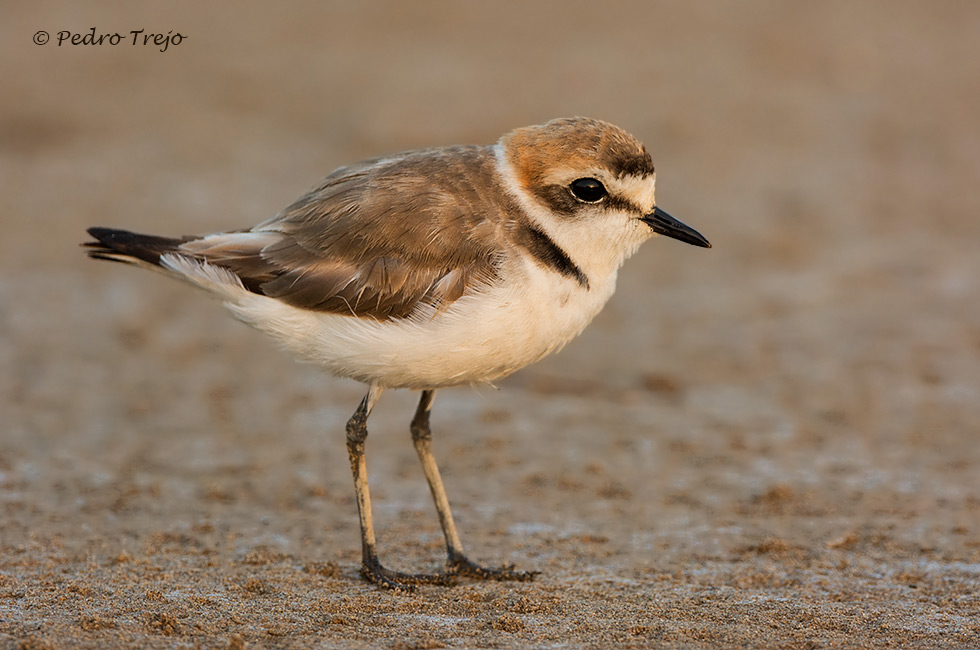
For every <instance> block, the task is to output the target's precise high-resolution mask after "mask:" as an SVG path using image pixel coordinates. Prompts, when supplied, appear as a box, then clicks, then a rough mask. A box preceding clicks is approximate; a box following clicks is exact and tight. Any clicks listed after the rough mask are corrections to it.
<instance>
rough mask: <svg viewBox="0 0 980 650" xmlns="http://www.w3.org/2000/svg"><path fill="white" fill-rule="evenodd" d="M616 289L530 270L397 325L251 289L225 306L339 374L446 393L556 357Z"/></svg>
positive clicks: (524, 268)
mask: <svg viewBox="0 0 980 650" xmlns="http://www.w3.org/2000/svg"><path fill="white" fill-rule="evenodd" d="M615 281H616V278H615V273H613V274H612V276H611V277H608V278H606V279H605V280H602V279H599V278H595V279H594V281H593V282H592V285H591V286H590V288H589V289H585V288H583V287H581V286H580V285H579V284H578V283H577V282H576V281H575V280H573V279H571V278H567V277H564V276H561V275H559V274H556V273H553V272H551V271H547V270H544V269H541V268H539V267H538V266H536V265H534V264H533V263H530V262H527V263H526V264H524V265H522V266H521V267H520V268H518V269H515V270H514V271H512V272H511V273H510V274H509V277H508V282H506V283H504V286H497V287H491V288H487V289H486V290H485V291H484V292H483V293H480V294H475V295H467V296H463V297H462V298H460V299H459V300H457V301H456V302H454V303H452V305H450V307H449V308H448V309H446V310H445V311H442V312H438V313H433V312H429V313H426V314H421V315H420V316H419V317H417V318H411V319H401V320H393V321H377V320H373V319H367V318H354V317H351V316H342V315H337V314H328V313H322V312H311V311H307V310H301V309H297V308H295V307H290V306H289V305H286V304H284V303H282V302H279V301H278V300H274V299H272V298H267V297H265V296H259V295H256V294H252V293H248V292H244V291H243V292H241V293H237V295H235V297H234V298H233V299H232V300H229V301H228V303H227V304H228V307H229V308H230V309H231V310H232V311H233V312H234V313H235V315H236V316H238V317H239V318H240V319H242V320H244V321H246V322H248V323H250V324H252V325H254V326H256V327H258V328H259V329H262V330H264V331H266V332H268V333H269V334H271V335H272V336H273V337H274V338H276V339H277V340H278V341H279V342H280V343H281V344H283V345H284V346H285V347H286V348H287V349H289V350H290V351H292V352H293V353H294V354H296V355H298V356H300V357H302V358H304V359H307V360H309V361H312V362H315V363H318V364H321V365H323V366H325V367H326V368H327V369H329V370H330V371H331V372H333V373H334V374H337V375H340V376H343V377H350V378H352V379H356V380H358V381H362V382H365V383H377V384H379V385H381V386H384V387H386V388H413V389H422V388H439V387H443V386H453V385H459V384H469V383H475V382H485V381H492V380H494V379H498V378H500V377H503V376H505V375H508V374H510V373H512V372H514V371H515V370H518V369H519V368H522V367H524V366H526V365H528V364H530V363H533V362H535V361H538V360H539V359H541V358H542V357H544V356H545V355H547V354H549V353H551V352H554V351H555V350H557V349H559V348H560V347H562V346H563V345H565V344H566V343H567V342H568V341H570V340H571V339H573V338H574V337H575V336H577V335H578V334H579V333H581V331H582V330H583V329H584V328H585V326H586V325H588V324H589V322H590V321H591V320H592V318H593V317H594V316H595V315H596V314H597V313H599V310H601V309H602V307H603V305H605V303H606V301H607V300H608V299H609V297H610V296H611V295H612V293H613V290H614V288H615Z"/></svg>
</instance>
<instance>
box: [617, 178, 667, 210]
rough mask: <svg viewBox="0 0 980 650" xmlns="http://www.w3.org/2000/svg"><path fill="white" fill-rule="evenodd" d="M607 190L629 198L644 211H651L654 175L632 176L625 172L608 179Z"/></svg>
mask: <svg viewBox="0 0 980 650" xmlns="http://www.w3.org/2000/svg"><path fill="white" fill-rule="evenodd" d="M608 182H609V190H610V191H611V192H613V193H615V194H617V195H619V196H622V197H624V198H627V199H629V200H630V201H632V202H633V203H635V204H636V205H637V206H638V207H640V208H642V209H643V210H644V211H645V212H652V211H653V207H654V206H655V205H656V203H657V202H656V199H655V198H654V186H655V184H656V176H634V175H632V174H627V175H626V176H621V177H617V178H612V179H609V181H608Z"/></svg>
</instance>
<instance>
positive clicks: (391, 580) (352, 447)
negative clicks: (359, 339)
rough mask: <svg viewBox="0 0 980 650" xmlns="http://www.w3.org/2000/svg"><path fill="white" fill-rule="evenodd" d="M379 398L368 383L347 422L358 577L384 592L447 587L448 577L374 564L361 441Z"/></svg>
mask: <svg viewBox="0 0 980 650" xmlns="http://www.w3.org/2000/svg"><path fill="white" fill-rule="evenodd" d="M380 396H381V387H380V386H377V385H375V384H372V385H371V386H370V388H369V389H368V392H367V395H365V396H364V399H362V400H361V404H360V405H359V406H358V407H357V410H356V411H354V415H352V416H351V418H350V420H348V421H347V454H348V456H349V457H350V468H351V473H353V475H354V494H355V495H356V497H357V514H358V517H359V518H360V522H361V575H363V576H364V577H365V578H366V579H367V580H369V581H371V582H374V583H376V584H378V585H380V586H382V587H385V588H387V589H400V590H404V591H412V589H413V587H412V586H411V584H413V583H414V584H419V583H429V584H449V583H451V582H452V579H451V576H443V575H434V576H432V575H414V574H404V573H399V572H397V571H391V570H389V569H386V568H384V567H383V566H381V562H379V561H378V549H377V544H376V542H375V539H374V523H373V521H372V517H371V491H370V489H369V488H368V480H367V462H366V460H365V456H364V441H365V440H366V439H367V433H368V432H367V419H368V416H369V415H370V414H371V409H373V408H374V404H375V403H376V402H377V401H378V398H379V397H380Z"/></svg>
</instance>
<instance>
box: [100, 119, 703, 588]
mask: <svg viewBox="0 0 980 650" xmlns="http://www.w3.org/2000/svg"><path fill="white" fill-rule="evenodd" d="M654 178H655V176H654V167H653V162H652V160H651V157H650V154H649V153H647V150H646V149H645V148H644V146H643V145H642V144H640V142H638V141H637V140H636V139H635V138H634V137H633V136H631V135H630V134H629V133H627V132H626V131H624V130H622V129H620V128H618V127H616V126H614V125H612V124H609V123H607V122H603V121H600V120H594V119H588V118H582V117H576V118H565V119H558V120H553V121H551V122H548V123H547V124H544V125H539V126H529V127H525V128H519V129H516V130H514V131H511V132H510V133H508V134H506V135H504V136H503V137H502V138H501V139H500V140H499V141H498V142H497V143H496V144H495V145H489V146H451V147H443V148H436V149H425V150H421V151H409V152H405V153H399V154H395V155H391V156H385V157H381V158H374V159H371V160H366V161H363V162H360V163H356V164H353V165H350V166H348V167H341V168H340V169H337V170H336V171H334V172H333V173H331V174H330V175H329V176H327V177H326V178H325V179H324V180H323V181H322V182H321V183H320V185H319V186H318V187H316V188H315V189H314V190H312V191H311V192H309V193H308V194H306V195H305V196H303V197H301V198H300V199H299V200H297V201H296V202H295V203H293V204H292V205H290V206H289V207H287V208H286V209H285V210H283V211H282V212H281V213H279V214H278V215H277V216H275V217H274V218H272V219H270V220H268V221H265V222H263V223H261V224H259V225H257V226H255V227H254V228H250V229H246V230H240V231H234V232H223V233H217V234H211V235H201V236H185V237H179V238H170V237H158V236H154V235H142V234H136V233H132V232H128V231H125V230H116V229H111V228H91V229H89V231H88V232H89V234H91V235H92V236H93V237H94V238H95V239H96V240H97V241H94V242H89V243H87V244H85V245H86V246H88V247H89V251H88V254H89V255H90V256H91V257H94V258H98V259H105V260H114V261H119V262H127V263H132V264H136V265H139V266H145V267H151V268H154V269H157V270H161V271H164V272H166V273H167V274H169V275H171V276H174V277H176V278H180V279H182V280H185V281H186V282H189V283H191V284H193V285H195V286H197V287H200V288H202V289H204V290H206V291H208V292H210V293H211V294H213V295H215V296H216V297H217V298H218V299H219V300H221V301H222V302H223V303H224V304H225V306H226V307H227V308H228V309H229V310H231V312H232V313H233V314H234V315H235V316H236V317H237V318H239V319H241V320H243V321H245V322H246V323H249V324H251V325H253V326H255V327H257V328H259V329H260V330H263V331H265V332H267V333H268V334H270V335H271V336H272V337H273V338H274V339H276V340H277V341H278V342H279V343H280V344H282V345H283V346H284V347H285V348H287V349H288V350H289V351H291V352H293V353H294V354H296V355H297V356H299V357H301V358H303V359H306V360H309V361H313V362H315V363H318V364H320V365H322V366H324V367H325V368H326V369H327V370H329V371H330V372H332V373H333V374H335V375H339V376H342V377H349V378H351V379H355V380H358V381H361V382H364V383H365V384H367V385H368V390H367V394H366V395H365V396H364V399H362V400H361V403H360V405H359V406H358V407H357V410H356V411H355V412H354V415H353V416H352V417H351V418H350V420H349V421H348V422H347V449H348V453H349V456H350V463H351V470H352V471H353V474H354V488H355V493H356V497H357V508H358V514H359V517H360V527H361V542H362V566H361V573H362V575H363V576H364V577H365V578H366V579H368V580H370V581H372V582H375V583H377V584H379V585H381V586H383V587H389V588H394V589H411V588H412V587H411V586H412V585H414V584H419V583H438V584H445V583H447V582H449V581H451V580H452V579H454V578H455V577H457V576H468V577H473V578H487V579H497V580H530V579H532V578H533V577H534V576H535V575H536V572H534V571H519V570H516V569H515V568H514V567H513V566H508V567H501V568H486V567H483V566H480V565H478V564H476V563H474V562H472V561H470V560H469V559H468V558H467V556H466V555H465V554H464V553H463V547H462V544H461V543H460V539H459V535H458V534H457V532H456V526H455V524H454V522H453V517H452V513H451V511H450V507H449V500H448V498H447V497H446V491H445V489H444V488H443V483H442V479H441V477H440V475H439V469H438V467H437V465H436V461H435V458H434V456H433V454H432V449H431V438H432V435H431V431H430V429H429V411H430V409H431V407H432V400H433V397H434V395H435V391H436V390H437V389H439V388H443V387H446V386H456V385H460V384H473V383H481V382H491V381H493V380H495V379H499V378H501V377H504V376H506V375H509V374H510V373H512V372H514V371H515V370H518V369H519V368H522V367H524V366H526V365H528V364H530V363H533V362H535V361H538V360H539V359H541V358H542V357H544V356H546V355H547V354H549V353H551V352H554V351H556V350H558V349H559V348H561V347H562V346H564V345H565V344H566V343H568V342H569V341H570V340H571V339H573V338H575V336H577V335H578V334H579V333H580V332H582V330H583V329H584V328H585V326H586V325H588V323H589V322H590V321H591V320H592V318H593V317H594V316H595V315H596V314H597V313H599V310H601V309H602V307H603V305H605V303H606V301H608V300H609V298H610V296H612V294H613V291H614V289H615V285H616V274H617V271H618V269H619V267H620V266H621V265H622V264H623V262H624V261H625V260H626V259H627V258H628V257H629V256H630V255H632V254H633V253H634V252H635V251H636V249H637V248H638V247H639V245H640V244H641V243H643V242H644V241H646V240H647V239H649V238H650V237H651V236H653V235H654V234H660V235H665V236H667V237H671V238H673V239H677V240H680V241H682V242H686V243H688V244H693V245H695V246H703V247H706V248H707V247H710V244H709V243H708V241H707V240H706V239H705V238H704V237H703V236H701V235H700V234H699V233H698V232H697V231H695V230H694V229H692V228H690V227H688V226H686V225H685V224H683V223H681V222H680V221H678V220H677V219H674V218H673V217H671V216H670V215H669V214H667V213H666V212H664V211H663V210H661V209H660V208H659V207H658V206H657V205H656V201H655V199H654ZM386 388H408V389H415V390H421V392H422V394H421V399H420V401H419V405H418V409H417V410H416V412H415V416H414V417H413V418H412V422H411V427H410V430H411V434H412V440H413V442H414V444H415V448H416V451H417V452H418V456H419V459H420V461H421V463H422V469H423V470H424V472H425V477H426V479H427V480H428V483H429V488H430V489H431V491H432V497H433V500H434V501H435V506H436V510H437V512H438V515H439V521H440V524H441V525H442V531H443V533H444V535H445V539H446V552H447V563H446V569H445V572H443V573H438V574H434V575H427V574H405V573H399V572H396V571H392V570H389V569H387V568H385V567H384V566H382V565H381V563H380V561H379V560H378V553H377V549H376V544H375V537H374V526H373V524H372V517H371V498H370V493H369V490H368V480H367V467H366V464H365V455H364V442H365V439H366V437H367V419H368V416H369V415H370V414H371V410H372V408H373V407H374V405H375V403H376V402H377V400H378V397H379V396H380V395H381V392H382V391H383V390H384V389H386Z"/></svg>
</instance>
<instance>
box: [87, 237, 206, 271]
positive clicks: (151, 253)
mask: <svg viewBox="0 0 980 650" xmlns="http://www.w3.org/2000/svg"><path fill="white" fill-rule="evenodd" d="M88 234H90V235H92V236H93V237H95V238H96V239H97V240H98V241H90V242H85V243H84V244H82V246H84V247H85V248H88V249H89V250H88V256H89V257H91V258H94V259H97V260H110V261H112V262H128V263H130V264H131V263H133V262H134V261H135V260H141V261H143V262H148V263H149V264H154V265H157V266H159V264H160V256H161V255H163V254H164V253H170V252H172V251H174V250H176V249H177V247H178V246H180V245H181V244H183V243H184V242H187V241H190V240H191V239H193V237H183V238H181V239H175V238H173V237H157V236H156V235H140V234H138V233H135V232H129V231H128V230H116V229H115V228H89V229H88Z"/></svg>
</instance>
